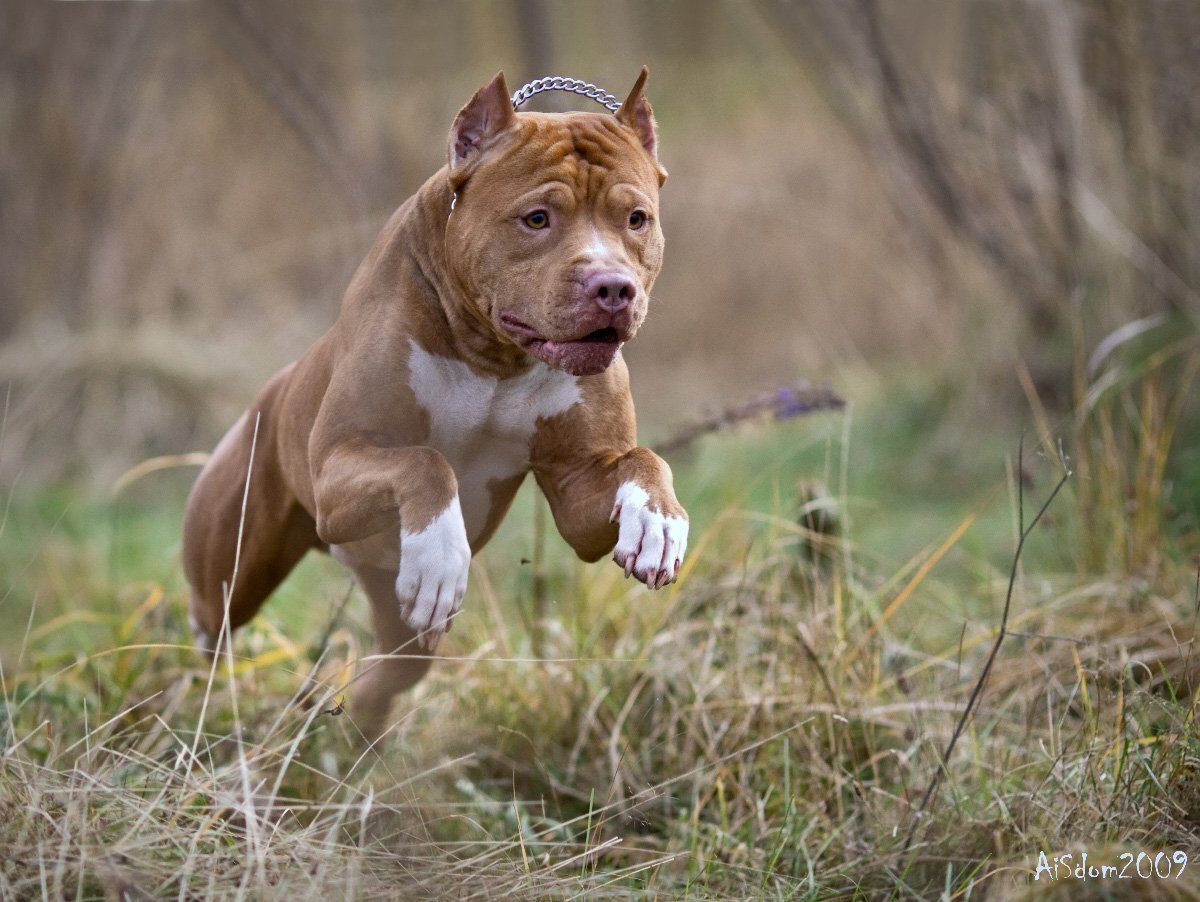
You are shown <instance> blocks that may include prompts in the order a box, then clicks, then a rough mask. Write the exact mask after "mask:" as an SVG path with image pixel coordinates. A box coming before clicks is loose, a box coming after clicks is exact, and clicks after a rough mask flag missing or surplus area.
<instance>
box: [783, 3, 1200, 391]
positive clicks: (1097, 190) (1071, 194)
mask: <svg viewBox="0 0 1200 902" xmlns="http://www.w3.org/2000/svg"><path fill="white" fill-rule="evenodd" d="M763 8H764V9H765V12H766V15H767V16H768V18H769V19H770V20H771V21H772V22H774V23H776V24H777V25H778V26H779V28H780V32H781V33H782V34H783V36H784V38H785V40H786V42H787V44H788V46H789V47H790V48H791V49H792V51H793V54H794V55H795V56H796V58H797V59H798V60H799V61H800V62H801V63H802V64H804V65H805V66H807V67H808V69H809V71H810V72H811V73H812V74H813V78H814V80H815V81H816V82H817V83H818V84H820V85H822V86H823V87H824V89H825V90H826V92H827V94H828V96H829V98H830V101H831V103H832V105H833V106H834V107H835V109H837V110H839V111H840V112H841V114H842V115H843V117H844V118H845V119H846V120H847V122H848V123H849V124H850V125H851V127H852V129H853V130H854V131H855V132H856V133H857V134H858V135H859V136H860V138H861V139H862V140H863V141H864V143H865V144H866V145H867V146H868V147H869V148H870V149H871V150H872V151H873V153H874V155H875V157H876V159H877V161H878V162H879V163H880V165H881V166H883V167H884V168H885V169H886V170H887V171H888V172H890V173H891V174H892V176H893V177H892V178H891V179H890V182H891V184H892V185H893V189H894V195H893V200H894V201H895V203H896V204H897V206H899V207H901V208H904V207H908V206H910V205H912V204H921V205H924V206H925V208H926V209H927V210H929V211H931V213H932V215H933V218H934V220H935V221H938V222H940V234H941V236H942V237H940V238H939V237H935V238H934V243H937V242H939V241H945V242H952V243H957V244H959V245H960V246H965V247H968V248H970V249H972V250H973V251H974V252H975V253H976V254H978V255H979V256H980V257H981V258H982V259H983V260H985V261H986V262H987V264H988V266H989V267H990V268H991V270H992V271H993V272H994V273H996V275H997V276H998V277H999V278H1000V279H1001V280H1002V282H1003V283H1004V284H1005V285H1007V287H1008V289H1009V291H1010V293H1011V296H1012V298H1013V301H1014V302H1015V303H1016V304H1017V305H1018V306H1019V308H1020V310H1021V311H1022V315H1023V318H1024V320H1025V322H1026V324H1027V325H1028V328H1029V330H1030V332H1031V333H1032V335H1033V336H1035V337H1037V338H1039V339H1041V340H1042V341H1043V342H1053V341H1054V340H1055V338H1056V337H1058V339H1059V340H1061V337H1062V336H1064V335H1066V334H1067V333H1068V331H1069V330H1067V329H1066V328H1064V327H1065V326H1066V325H1067V320H1068V314H1069V313H1070V311H1071V309H1072V307H1071V303H1070V301H1071V299H1072V298H1082V299H1083V301H1084V303H1089V304H1092V305H1093V310H1094V311H1095V310H1097V308H1103V306H1104V305H1105V304H1107V303H1109V301H1108V300H1107V299H1106V295H1110V294H1111V292H1112V291H1114V290H1118V291H1128V292H1131V293H1132V294H1133V295H1134V300H1133V302H1132V303H1129V302H1123V303H1121V304H1119V305H1115V304H1114V305H1112V306H1113V308H1114V311H1115V312H1116V314H1118V315H1123V316H1129V315H1130V312H1131V311H1133V312H1141V313H1149V312H1155V311H1161V310H1164V309H1174V310H1187V311H1188V312H1189V313H1190V315H1191V316H1192V317H1196V316H1197V315H1198V314H1200V311H1198V310H1197V308H1196V297H1197V293H1196V285H1197V276H1198V275H1200V271H1198V269H1197V266H1198V265H1200V243H1198V242H1196V241H1195V231H1194V229H1193V228H1192V226H1193V225H1194V224H1195V219H1196V216H1197V213H1198V210H1200V207H1198V206H1197V202H1198V201H1200V193H1198V192H1200V176H1198V174H1197V167H1196V166H1195V165H1194V161H1195V159H1196V153H1197V151H1200V146H1198V144H1200V128H1198V127H1197V126H1200V115H1198V110H1200V7H1197V6H1196V5H1195V4H1191V3H1188V2H1186V0H1162V2H1157V3H1150V4H1145V5H1138V6H1136V7H1134V6H1132V5H1131V4H1127V3H1123V2H1120V0H1074V2H1061V3H1048V4H1028V3H1008V2H996V3H973V4H949V5H948V4H944V3H940V4H939V3H935V4H928V3H925V4H913V3H904V4H893V3H884V2H880V0H854V2H840V0H813V2H811V3H803V4H798V3H790V2H787V0H764V2H763ZM952 14H953V15H961V16H962V17H963V20H962V23H961V29H960V31H961V33H960V34H959V35H958V36H957V37H958V43H959V45H960V46H961V47H962V48H963V53H964V58H961V59H959V60H958V61H957V62H953V61H952V62H950V63H946V62H945V61H944V60H943V61H940V62H938V61H934V62H930V57H931V56H932V55H933V51H936V50H939V49H941V48H938V47H936V46H933V45H935V44H936V43H937V42H936V39H934V40H931V39H930V38H929V37H928V30H929V28H930V27H931V26H934V25H937V24H938V21H939V19H941V18H942V17H945V16H947V15H952ZM1114 258H1115V259H1114ZM1114 268H1115V269H1117V270H1120V271H1122V274H1120V275H1118V276H1117V277H1116V278H1117V281H1116V282H1114V281H1113V278H1114V275H1113V271H1114ZM1098 319H1100V322H1098V323H1096V325H1097V327H1098V328H1099V329H1101V330H1103V329H1105V328H1111V327H1112V326H1113V325H1114V324H1113V323H1105V322H1103V317H1098ZM1060 375H1065V374H1060Z"/></svg>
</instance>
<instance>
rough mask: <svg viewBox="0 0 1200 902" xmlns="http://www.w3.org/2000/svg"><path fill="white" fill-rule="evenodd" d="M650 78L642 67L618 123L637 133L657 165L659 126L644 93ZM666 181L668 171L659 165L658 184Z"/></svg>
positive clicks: (618, 115) (623, 106)
mask: <svg viewBox="0 0 1200 902" xmlns="http://www.w3.org/2000/svg"><path fill="white" fill-rule="evenodd" d="M649 77H650V70H649V69H647V68H646V67H645V66H642V72H641V74H640V75H638V79H637V81H636V82H634V85H633V90H632V91H630V92H629V96H628V97H626V98H625V102H624V103H623V104H621V108H620V109H619V110H617V121H618V122H620V123H621V124H622V125H626V126H628V127H629V128H631V129H633V130H634V131H635V132H636V133H637V136H638V139H639V140H640V141H641V142H642V147H644V148H646V152H647V153H648V154H650V156H651V157H652V158H653V159H654V162H655V163H658V126H657V125H656V124H655V122H654V110H652V109H650V102H649V101H648V100H646V95H645V94H644V93H643V91H644V90H645V87H646V79H647V78H649ZM666 179H667V170H665V169H664V168H663V167H662V164H661V163H659V164H658V184H659V185H662V183H663V182H664V181H666Z"/></svg>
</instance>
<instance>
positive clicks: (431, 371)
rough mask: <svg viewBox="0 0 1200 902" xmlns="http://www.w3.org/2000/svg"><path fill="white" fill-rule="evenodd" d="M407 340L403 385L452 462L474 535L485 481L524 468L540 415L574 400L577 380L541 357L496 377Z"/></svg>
mask: <svg viewBox="0 0 1200 902" xmlns="http://www.w3.org/2000/svg"><path fill="white" fill-rule="evenodd" d="M409 344H410V350H409V357H408V371H409V384H410V386H411V387H412V390H413V393H414V394H415V395H416V397H417V403H418V404H420V405H421V407H423V408H424V409H425V411H426V412H427V413H428V414H429V439H428V443H429V445H430V446H431V447H433V448H437V450H439V451H441V452H442V454H444V455H445V457H446V459H447V460H448V461H449V462H450V466H452V467H453V468H454V475H455V476H456V477H457V478H458V494H459V498H460V499H461V502H462V512H463V519H464V520H465V522H466V526H467V535H468V536H469V537H470V538H471V539H472V540H474V539H475V538H476V537H477V536H478V535H479V534H480V533H481V532H482V531H483V528H484V526H485V524H486V523H487V516H488V510H489V508H490V506H491V494H490V492H489V491H488V486H489V485H490V484H491V483H492V482H493V481H495V480H502V479H508V478H511V477H513V476H517V475H519V474H523V473H525V472H526V471H527V470H528V469H529V441H530V439H531V438H533V432H534V429H536V428H537V422H538V420H540V419H544V418H546V417H552V416H555V415H556V414H560V413H562V412H564V411H566V410H568V409H569V408H570V407H572V406H573V405H575V404H577V403H579V401H580V400H581V399H582V397H583V395H582V392H581V391H580V389H579V380H578V379H577V378H576V377H574V376H572V375H570V374H568V373H564V372H561V371H559V370H554V369H551V368H550V367H548V366H546V365H545V364H544V363H541V362H540V361H538V362H535V363H534V364H533V366H532V367H531V368H530V369H529V370H528V371H527V372H525V373H523V374H522V375H520V376H516V377H514V378H512V379H495V378H493V377H489V376H481V375H479V374H478V373H476V372H475V371H474V370H472V369H471V368H470V367H469V366H468V365H467V364H466V363H464V362H463V361H461V360H453V359H451V358H448V357H439V356H437V355H436V354H430V353H429V352H428V351H426V350H425V349H424V348H422V347H421V346H420V345H419V344H417V343H416V341H414V340H412V339H410V340H409Z"/></svg>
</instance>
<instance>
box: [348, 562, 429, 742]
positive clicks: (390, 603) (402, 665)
mask: <svg viewBox="0 0 1200 902" xmlns="http://www.w3.org/2000/svg"><path fill="white" fill-rule="evenodd" d="M352 569H353V571H354V575H355V577H356V578H357V579H358V584H359V585H360V586H361V587H362V590H363V592H364V593H365V594H366V596H367V599H368V601H370V603H371V620H372V621H373V623H374V626H375V639H376V642H377V643H378V647H377V651H378V654H379V657H375V658H372V659H371V660H368V661H364V662H363V663H362V664H361V665H360V667H359V672H358V675H357V676H356V677H355V681H354V684H353V687H352V689H351V695H350V699H351V701H350V711H351V715H352V716H353V717H354V722H355V724H356V725H357V726H358V728H359V729H360V730H361V731H362V734H363V736H365V737H366V738H367V739H368V740H370V741H374V740H375V739H378V738H379V737H380V736H381V735H382V734H383V731H384V728H385V727H386V725H387V715H388V711H389V709H390V708H391V704H392V699H393V698H394V697H395V696H396V695H397V694H398V693H400V692H403V691H404V690H406V689H409V688H411V687H412V686H413V685H415V684H416V683H417V682H418V681H419V680H420V679H421V677H423V676H425V674H426V673H427V672H428V670H429V666H430V664H432V663H433V658H432V657H431V655H430V653H429V652H428V651H427V650H426V649H425V648H424V647H423V646H421V645H420V644H419V643H418V642H417V641H416V639H417V633H416V631H415V630H413V629H412V628H411V627H410V626H408V624H406V623H405V622H404V619H403V618H402V617H401V616H400V602H399V601H398V600H397V599H396V574H395V573H393V572H391V571H390V570H383V569H380V568H377V567H367V566H356V567H353V568H352Z"/></svg>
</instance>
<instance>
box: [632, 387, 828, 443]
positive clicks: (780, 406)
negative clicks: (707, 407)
mask: <svg viewBox="0 0 1200 902" xmlns="http://www.w3.org/2000/svg"><path fill="white" fill-rule="evenodd" d="M845 406H846V402H845V400H844V399H843V398H842V397H841V396H840V395H838V394H837V393H836V392H835V391H834V390H833V389H832V388H830V387H829V386H828V385H815V384H813V383H811V382H798V383H796V384H794V385H784V386H781V387H779V388H777V389H776V390H775V391H771V392H766V393H764V394H761V395H758V396H756V397H754V398H751V399H750V400H748V401H743V402H741V403H740V404H733V405H731V406H729V407H726V408H725V409H724V410H722V411H720V412H719V413H716V414H713V415H712V416H709V417H705V418H704V419H702V420H697V421H696V422H694V423H688V424H686V425H684V426H682V427H680V428H679V429H676V430H675V431H674V432H673V433H672V434H671V435H669V436H667V437H666V438H665V439H663V440H662V441H661V442H657V443H655V445H654V446H653V450H654V451H656V452H658V453H659V454H670V453H672V452H675V451H680V450H682V449H684V448H686V447H687V446H688V445H690V444H692V443H693V442H694V441H696V439H698V438H700V437H701V436H704V435H708V434H709V433H712V432H720V431H721V430H723V429H728V428H729V427H730V426H734V425H737V424H738V423H741V422H742V421H744V420H749V419H753V418H754V417H757V416H759V415H760V414H764V413H767V412H768V411H770V412H772V413H773V414H774V416H775V419H777V420H787V419H791V418H792V417H798V416H803V415H804V414H808V413H817V412H818V411H823V410H841V409H842V408H843V407H845Z"/></svg>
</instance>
